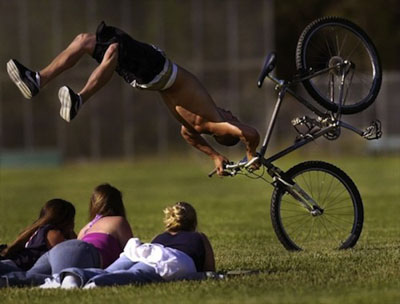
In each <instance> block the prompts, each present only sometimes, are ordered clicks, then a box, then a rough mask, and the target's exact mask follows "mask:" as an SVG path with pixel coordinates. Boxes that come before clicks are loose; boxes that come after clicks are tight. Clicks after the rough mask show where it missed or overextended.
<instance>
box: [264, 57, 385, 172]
mask: <svg viewBox="0 0 400 304" xmlns="http://www.w3.org/2000/svg"><path fill="white" fill-rule="evenodd" d="M350 66H351V63H349V62H346V61H345V62H344V63H341V64H338V65H336V66H333V67H328V68H325V69H322V70H320V71H317V72H314V73H312V74H309V75H305V76H303V77H299V78H296V79H295V80H294V81H293V82H291V83H287V82H285V81H283V80H280V79H277V78H275V77H274V76H272V75H270V74H269V73H268V74H267V75H266V77H268V78H269V79H270V80H272V81H273V82H274V83H275V84H276V87H275V89H276V90H277V91H279V92H278V98H277V101H276V104H275V107H274V110H273V113H272V115H271V119H270V121H269V125H268V128H267V132H266V134H265V137H264V141H263V144H262V146H261V149H260V152H259V161H260V162H261V164H263V165H264V166H266V167H267V168H271V167H272V164H271V163H272V162H274V161H275V160H277V159H279V158H281V157H283V156H285V155H287V154H289V153H291V152H293V151H295V150H297V149H299V148H301V147H303V146H304V145H306V144H308V143H310V142H311V141H314V140H315V139H317V138H319V137H321V136H323V135H325V134H327V133H329V132H331V131H333V130H335V129H337V128H339V127H344V128H346V129H348V130H350V131H353V132H355V133H357V134H358V135H360V136H363V137H364V138H367V139H376V138H379V137H380V136H381V132H380V129H379V130H377V132H376V133H378V134H376V137H374V136H372V138H368V136H370V130H369V129H367V131H362V130H359V129H357V128H355V127H354V126H352V125H350V124H348V123H346V122H344V121H341V120H340V119H339V118H340V116H341V113H340V104H341V103H342V102H343V100H344V96H343V87H344V80H345V77H346V73H347V68H348V67H350ZM333 69H340V70H342V77H341V83H340V88H339V94H340V96H339V101H340V103H339V111H338V113H337V114H336V116H335V115H334V114H333V113H331V112H328V111H327V112H322V111H321V110H319V109H318V108H317V107H315V106H314V105H313V104H311V103H310V102H309V101H308V100H306V99H305V98H303V97H302V96H300V95H298V94H296V93H295V92H294V91H293V90H292V89H291V88H290V85H293V84H297V83H300V82H302V81H304V80H306V79H310V78H313V77H316V76H319V75H321V74H324V73H328V72H330V71H332V70H333ZM286 93H289V94H290V95H292V96H293V97H295V98H296V100H297V101H299V102H300V103H302V104H303V105H304V106H305V107H307V108H308V109H309V110H311V111H312V112H313V113H314V114H316V115H318V117H320V118H321V119H322V120H324V119H329V120H330V121H331V122H330V123H329V125H328V126H326V127H323V128H321V129H320V130H319V131H317V132H315V133H313V134H312V135H311V134H307V135H308V136H305V137H303V138H301V139H300V140H298V141H297V142H295V143H294V144H293V145H291V146H289V147H287V148H286V149H284V150H282V151H280V152H278V153H276V154H274V155H272V156H270V157H268V158H265V153H266V151H267V148H268V145H269V142H270V139H271V137H272V132H273V129H274V127H275V123H276V120H277V117H278V114H279V110H280V107H281V105H282V102H283V99H284V97H285V95H286ZM331 98H333V96H331Z"/></svg>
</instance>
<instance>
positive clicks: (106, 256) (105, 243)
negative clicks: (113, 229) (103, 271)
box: [82, 215, 122, 268]
mask: <svg viewBox="0 0 400 304" xmlns="http://www.w3.org/2000/svg"><path fill="white" fill-rule="evenodd" d="M101 218H102V216H101V215H96V217H95V218H94V219H93V220H92V221H91V222H90V224H89V227H88V228H87V230H89V229H90V228H91V227H92V226H93V225H94V223H96V222H97V221H98V220H99V219H101ZM87 230H86V232H85V234H84V236H83V237H82V241H84V242H86V243H90V244H92V245H93V246H94V247H96V248H97V250H98V251H99V253H100V255H101V258H102V262H103V265H102V266H103V268H106V267H108V266H109V265H110V264H111V263H112V262H114V261H115V260H116V259H118V258H119V255H120V253H121V252H122V248H121V245H120V244H119V242H118V240H117V239H116V238H115V237H113V236H112V235H111V234H107V233H103V232H91V233H87Z"/></svg>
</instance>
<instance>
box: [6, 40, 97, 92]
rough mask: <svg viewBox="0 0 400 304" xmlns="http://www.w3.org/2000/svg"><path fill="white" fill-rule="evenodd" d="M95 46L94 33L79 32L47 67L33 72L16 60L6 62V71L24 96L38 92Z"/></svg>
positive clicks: (91, 51)
mask: <svg viewBox="0 0 400 304" xmlns="http://www.w3.org/2000/svg"><path fill="white" fill-rule="evenodd" d="M95 46H96V36H95V35H94V34H79V35H78V36H77V37H76V38H75V39H74V40H73V41H72V42H71V44H70V45H69V46H68V47H67V48H66V49H65V50H64V51H62V52H61V53H60V54H59V55H58V56H57V57H56V58H55V59H54V60H53V61H52V62H51V63H50V64H49V65H48V66H47V67H45V68H44V69H42V70H41V71H40V72H35V71H32V70H30V69H29V68H27V67H25V66H24V65H22V64H21V63H20V62H18V60H15V59H11V60H10V61H8V62H7V72H8V74H9V76H10V78H11V80H12V81H13V82H14V83H15V85H16V86H17V87H18V89H19V90H20V91H21V93H22V94H23V95H24V97H25V98H28V99H30V98H32V97H33V96H35V95H37V94H38V93H39V90H40V89H41V88H43V87H44V86H45V85H46V84H47V83H48V82H49V81H50V80H52V79H54V78H55V77H56V76H57V75H59V74H60V73H62V72H63V71H65V70H66V69H69V68H71V67H72V66H73V65H75V63H77V62H78V60H79V59H80V58H81V57H82V56H83V55H84V54H90V55H92V54H93V51H94V48H95Z"/></svg>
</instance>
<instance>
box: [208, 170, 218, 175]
mask: <svg viewBox="0 0 400 304" xmlns="http://www.w3.org/2000/svg"><path fill="white" fill-rule="evenodd" d="M215 173H217V168H215V169H214V170H212V171H211V172H210V173H208V177H212V176H213V175H214V174H215Z"/></svg>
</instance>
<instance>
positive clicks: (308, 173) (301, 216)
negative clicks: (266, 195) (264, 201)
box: [271, 161, 364, 250]
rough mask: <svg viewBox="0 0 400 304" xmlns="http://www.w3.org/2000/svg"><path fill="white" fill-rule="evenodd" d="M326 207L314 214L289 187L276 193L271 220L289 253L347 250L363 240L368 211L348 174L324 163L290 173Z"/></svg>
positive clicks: (310, 163)
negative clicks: (294, 195)
mask: <svg viewBox="0 0 400 304" xmlns="http://www.w3.org/2000/svg"><path fill="white" fill-rule="evenodd" d="M286 176H287V177H288V179H291V180H293V181H294V182H295V183H296V184H297V185H298V186H300V187H301V188H302V189H303V190H304V191H305V192H306V193H307V194H308V195H310V196H311V197H312V198H313V199H314V201H316V203H317V204H318V205H319V207H321V208H322V210H323V212H322V214H321V215H312V214H311V212H310V211H308V210H307V209H306V208H305V207H304V206H303V205H301V204H300V203H299V202H298V201H297V200H296V199H295V198H293V197H292V196H291V195H290V194H289V193H288V192H287V191H286V188H285V186H283V185H278V186H277V187H275V190H274V192H273V194H272V200H271V219H272V225H273V227H274V230H275V233H276V235H277V236H278V239H279V241H280V242H281V243H282V244H283V246H284V247H285V248H286V249H288V250H303V249H304V250H316V249H347V248H351V247H353V246H354V245H355V244H356V243H357V240H358V238H359V237H360V234H361V230H362V226H363V221H364V211H363V204H362V201H361V196H360V193H359V192H358V190H357V188H356V186H355V184H354V183H353V181H352V180H351V179H350V177H349V176H348V175H346V173H344V172H343V171H342V170H340V169H339V168H337V167H335V166H333V165H331V164H328V163H325V162H321V161H308V162H304V163H300V164H298V165H296V166H294V167H293V168H291V169H290V170H289V171H287V172H286Z"/></svg>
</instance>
